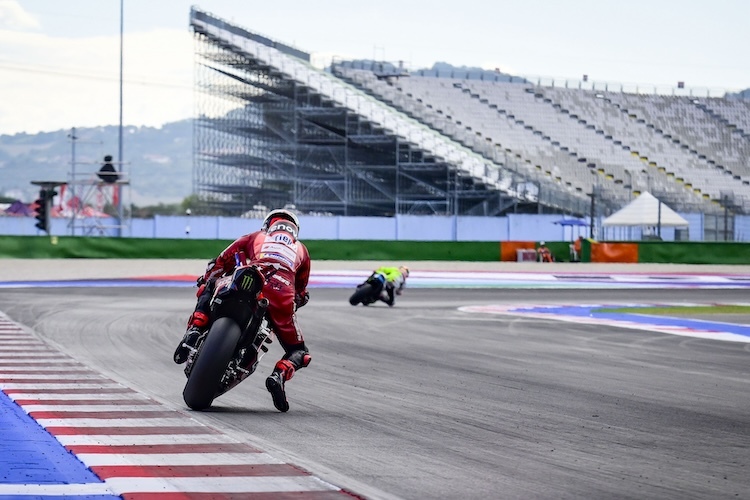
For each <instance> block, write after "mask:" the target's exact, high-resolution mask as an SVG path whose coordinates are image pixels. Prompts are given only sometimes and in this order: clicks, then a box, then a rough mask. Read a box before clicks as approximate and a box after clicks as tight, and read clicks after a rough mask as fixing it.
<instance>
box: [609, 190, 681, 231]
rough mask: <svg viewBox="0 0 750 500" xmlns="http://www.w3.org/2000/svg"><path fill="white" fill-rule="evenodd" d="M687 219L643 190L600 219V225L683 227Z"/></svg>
mask: <svg viewBox="0 0 750 500" xmlns="http://www.w3.org/2000/svg"><path fill="white" fill-rule="evenodd" d="M688 225H689V224H688V221H686V220H685V219H683V218H682V217H681V216H680V215H679V214H678V213H677V212H675V211H674V210H672V209H671V208H669V207H668V206H666V205H665V204H664V203H661V202H660V201H659V200H658V199H656V198H654V197H653V196H652V195H651V193H648V192H645V193H643V194H641V195H640V196H639V197H638V198H636V199H634V200H633V201H631V202H630V203H628V204H627V205H626V206H625V207H623V208H621V209H620V210H618V211H617V212H615V213H613V214H612V215H610V216H609V217H607V218H606V219H604V220H603V221H602V226H662V227H667V226H668V227H684V226H688Z"/></svg>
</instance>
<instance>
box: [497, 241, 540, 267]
mask: <svg viewBox="0 0 750 500" xmlns="http://www.w3.org/2000/svg"><path fill="white" fill-rule="evenodd" d="M527 248H528V249H531V250H535V249H536V242H535V241H502V242H500V260H502V261H505V262H516V260H517V258H518V257H517V256H518V254H517V253H516V250H524V249H527Z"/></svg>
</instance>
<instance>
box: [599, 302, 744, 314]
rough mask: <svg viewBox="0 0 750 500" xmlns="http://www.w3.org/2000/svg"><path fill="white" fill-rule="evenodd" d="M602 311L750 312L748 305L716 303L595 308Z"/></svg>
mask: <svg viewBox="0 0 750 500" xmlns="http://www.w3.org/2000/svg"><path fill="white" fill-rule="evenodd" d="M595 312H602V313H627V314H658V315H663V316H674V315H680V314H686V313H687V314H750V306H745V305H732V304H717V305H701V306H665V307H617V308H602V309H596V310H595Z"/></svg>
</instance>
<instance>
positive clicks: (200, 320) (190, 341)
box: [174, 311, 208, 365]
mask: <svg viewBox="0 0 750 500" xmlns="http://www.w3.org/2000/svg"><path fill="white" fill-rule="evenodd" d="M207 326H208V315H206V314H205V313H203V312H201V311H195V312H194V313H193V314H192V315H191V316H190V319H189V320H188V328H187V331H186V332H185V335H184V336H183V337H182V340H181V341H180V343H179V344H178V345H177V349H175V351H174V362H175V363H177V364H178V365H179V364H182V363H184V362H185V361H187V358H188V355H189V354H190V347H195V343H196V342H197V341H198V339H199V338H200V336H201V334H202V333H203V332H205V331H206V327H207ZM188 346H189V347H188Z"/></svg>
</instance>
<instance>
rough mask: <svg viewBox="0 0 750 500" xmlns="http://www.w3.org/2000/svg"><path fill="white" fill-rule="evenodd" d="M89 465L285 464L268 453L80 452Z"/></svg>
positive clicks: (79, 454)
mask: <svg viewBox="0 0 750 500" xmlns="http://www.w3.org/2000/svg"><path fill="white" fill-rule="evenodd" d="M76 456H77V457H78V459H79V460H80V461H81V462H83V463H84V464H86V465H87V466H89V467H94V466H117V465H170V466H177V465H243V464H244V465H262V464H283V463H284V462H282V461H281V460H279V459H277V458H274V457H272V456H271V455H269V454H268V453H263V452H251V453H157V454H147V453H128V454H114V453H109V454H107V453H78V454H77V455H76Z"/></svg>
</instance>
